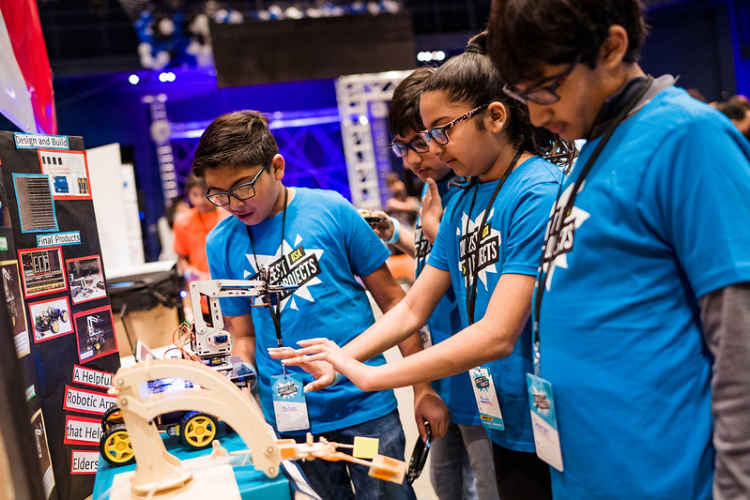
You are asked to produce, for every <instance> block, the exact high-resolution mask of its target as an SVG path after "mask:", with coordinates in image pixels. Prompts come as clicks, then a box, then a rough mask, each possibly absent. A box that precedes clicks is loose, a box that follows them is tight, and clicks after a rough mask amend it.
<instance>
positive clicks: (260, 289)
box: [190, 269, 297, 373]
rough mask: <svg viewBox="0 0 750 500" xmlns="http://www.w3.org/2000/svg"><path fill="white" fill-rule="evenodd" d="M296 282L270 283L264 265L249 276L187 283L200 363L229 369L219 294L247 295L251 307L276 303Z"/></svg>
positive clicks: (229, 344)
mask: <svg viewBox="0 0 750 500" xmlns="http://www.w3.org/2000/svg"><path fill="white" fill-rule="evenodd" d="M296 288H297V287H296V286H285V285H272V284H270V277H269V273H268V270H267V269H261V270H260V272H259V273H258V275H257V278H255V279H252V280H205V281H194V282H192V283H190V299H191V302H192V309H193V325H194V328H195V335H194V336H193V341H192V342H191V346H190V347H191V349H192V350H193V352H194V353H195V354H197V355H198V356H199V357H200V358H201V359H202V360H203V363H204V364H206V365H207V366H210V367H212V368H214V369H215V370H217V371H219V372H225V373H228V372H229V371H231V370H232V363H231V362H230V360H229V357H230V353H231V352H232V339H231V336H230V335H229V332H228V331H226V330H225V329H224V317H223V315H222V312H221V308H220V307H219V298H221V297H250V298H251V299H250V300H251V306H252V307H260V306H277V305H278V302H279V300H280V296H281V295H284V294H287V293H289V292H290V290H294V289H296ZM201 297H206V299H207V301H208V310H209V313H208V314H207V315H204V314H203V311H202V310H201Z"/></svg>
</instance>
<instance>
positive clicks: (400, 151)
mask: <svg viewBox="0 0 750 500" xmlns="http://www.w3.org/2000/svg"><path fill="white" fill-rule="evenodd" d="M391 149H392V150H393V154H395V155H396V156H398V157H399V158H403V157H404V156H406V155H407V154H409V150H410V149H411V150H412V151H414V152H415V153H417V154H421V153H426V152H428V151H429V150H430V145H429V144H427V141H426V140H425V138H424V137H423V136H422V134H417V136H416V137H414V139H412V140H410V141H409V142H403V141H399V140H398V139H393V142H391Z"/></svg>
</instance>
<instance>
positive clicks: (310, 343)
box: [268, 338, 374, 392]
mask: <svg viewBox="0 0 750 500" xmlns="http://www.w3.org/2000/svg"><path fill="white" fill-rule="evenodd" d="M298 344H299V345H301V346H302V348H301V349H296V350H295V349H292V348H291V347H277V348H270V349H268V353H269V355H270V356H271V357H272V358H274V359H281V360H282V361H281V362H282V363H283V364H285V365H287V366H299V367H300V368H302V369H303V370H305V371H306V372H309V373H310V374H311V375H312V376H313V377H315V380H314V381H313V382H311V383H309V384H307V385H306V386H305V392H311V391H317V390H320V389H323V388H325V387H328V386H329V385H331V384H333V383H334V382H335V380H336V378H335V377H336V372H339V373H341V374H342V375H344V376H345V377H347V378H348V379H349V380H351V381H352V383H353V384H354V385H356V386H357V387H359V388H360V389H362V390H363V391H368V390H372V389H369V388H368V387H369V384H368V380H369V377H368V375H369V372H370V371H371V370H372V369H373V368H374V367H371V366H367V365H365V364H364V363H360V362H359V361H357V360H356V359H354V358H351V357H349V356H347V355H346V354H344V353H343V352H342V351H341V348H340V347H339V346H338V345H337V344H336V343H335V342H333V341H331V340H329V339H327V338H314V339H307V340H300V341H299V342H298Z"/></svg>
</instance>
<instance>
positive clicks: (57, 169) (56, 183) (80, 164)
mask: <svg viewBox="0 0 750 500" xmlns="http://www.w3.org/2000/svg"><path fill="white" fill-rule="evenodd" d="M37 151H38V154H39V166H40V167H41V169H42V173H44V174H47V175H48V176H49V180H50V187H51V189H52V196H53V197H54V198H55V199H56V200H90V199H91V189H90V188H89V168H88V165H87V163H86V152H85V151H59V150H54V149H39V150H37Z"/></svg>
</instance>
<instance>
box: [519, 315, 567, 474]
mask: <svg viewBox="0 0 750 500" xmlns="http://www.w3.org/2000/svg"><path fill="white" fill-rule="evenodd" d="M534 333H536V329H535V331H534ZM534 337H535V338H534V339H533V340H534V342H533V346H534V373H533V374H532V373H527V374H526V383H527V386H528V393H529V409H530V410H531V429H532V431H533V432H534V445H535V446H536V454H537V456H538V457H539V458H540V459H542V460H543V461H545V462H547V463H548V464H549V465H550V466H551V467H554V468H555V469H557V470H558V471H560V472H562V471H563V470H564V468H563V460H562V448H561V447H560V432H559V431H558V427H557V412H556V410H555V398H554V395H553V394H552V384H551V383H550V382H549V381H548V380H545V379H543V378H542V377H540V376H539V371H540V365H541V354H540V351H539V341H538V340H537V338H536V335H534Z"/></svg>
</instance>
